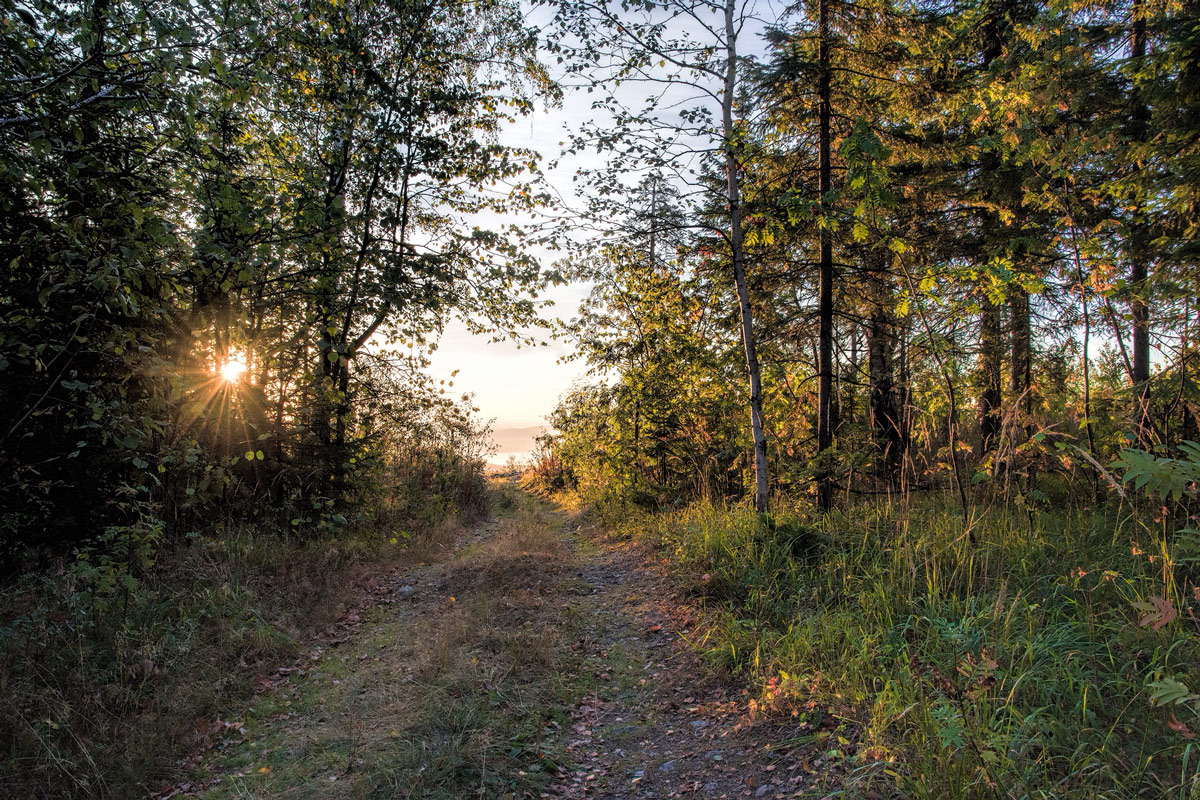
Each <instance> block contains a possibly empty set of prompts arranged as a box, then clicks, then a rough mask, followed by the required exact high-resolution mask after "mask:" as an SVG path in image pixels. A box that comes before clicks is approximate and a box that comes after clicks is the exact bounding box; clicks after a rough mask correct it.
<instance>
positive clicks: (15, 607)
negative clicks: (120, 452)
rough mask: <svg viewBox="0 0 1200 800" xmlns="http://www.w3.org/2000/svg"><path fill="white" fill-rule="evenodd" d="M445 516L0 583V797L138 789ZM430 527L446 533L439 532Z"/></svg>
mask: <svg viewBox="0 0 1200 800" xmlns="http://www.w3.org/2000/svg"><path fill="white" fill-rule="evenodd" d="M450 529H451V525H450V523H449V522H447V523H445V524H444V525H443V526H441V527H439V528H433V529H429V531H428V532H427V533H426V534H424V535H422V536H420V537H418V539H417V540H416V541H413V540H411V539H410V540H408V541H401V540H399V539H398V538H396V537H395V536H393V535H391V534H390V533H389V532H386V531H368V530H362V531H358V532H353V531H345V532H343V534H342V535H341V536H339V537H329V538H319V539H297V538H294V537H287V536H283V535H277V534H270V533H263V532H259V531H252V530H250V529H248V528H245V527H241V528H234V529H232V530H227V531H223V532H217V533H214V534H212V535H209V536H202V537H198V538H196V539H195V540H194V541H193V542H191V543H190V544H186V545H182V544H181V545H179V546H177V547H175V548H173V549H170V550H168V551H165V552H162V553H159V555H158V558H157V561H156V564H155V567H154V569H153V570H152V571H149V572H147V573H145V574H143V575H140V576H138V578H137V580H128V581H117V582H116V583H115V584H113V585H105V586H97V585H96V584H95V583H94V582H93V581H89V580H88V579H87V577H86V575H81V573H80V572H79V571H78V570H75V569H71V568H69V566H66V567H64V568H62V569H59V570H57V571H55V572H52V573H49V574H40V575H30V576H27V577H26V578H25V579H23V580H21V581H18V582H16V583H14V584H11V585H9V586H7V587H4V588H3V589H0V608H3V616H2V617H0V748H3V749H2V755H0V796H5V797H29V798H42V797H44V798H74V797H96V798H103V797H114V798H128V797H141V796H146V795H147V794H148V793H149V792H150V791H152V790H155V789H158V788H161V787H162V786H163V785H164V783H170V781H172V780H173V779H175V778H176V777H177V776H178V774H179V771H180V770H179V765H180V763H181V759H185V758H186V757H187V756H188V755H190V754H191V753H192V752H194V751H195V750H196V746H197V744H198V742H199V741H200V740H201V738H202V737H203V735H204V734H205V733H206V732H207V731H208V730H209V728H210V727H211V725H212V723H213V721H214V720H217V719H219V718H223V717H222V716H221V715H223V714H226V713H231V712H230V709H231V708H234V707H236V706H237V703H238V702H239V701H240V700H241V699H242V698H245V697H246V696H248V695H249V694H250V693H252V692H253V691H254V690H255V688H256V680H257V678H258V677H259V676H261V675H263V674H269V673H271V672H272V671H274V669H275V668H276V667H278V666H280V665H281V664H284V663H286V662H287V661H288V660H289V659H291V658H294V657H295V656H296V654H297V653H298V652H299V650H300V648H301V647H302V646H303V645H304V643H305V641H306V640H307V637H308V636H309V635H310V634H312V633H313V632H315V631H317V630H320V629H321V628H322V627H324V626H325V625H327V624H328V623H330V622H332V621H334V620H335V619H337V618H338V616H339V615H341V614H342V613H343V612H344V611H345V608H346V606H345V605H344V603H345V602H346V601H348V600H349V599H350V598H352V597H353V596H354V595H355V593H356V592H359V591H361V588H360V583H361V581H362V580H363V579H365V578H366V576H367V575H369V573H371V572H378V570H379V569H380V568H381V566H382V565H383V564H386V563H387V562H389V561H397V560H402V559H403V560H419V559H420V558H422V557H425V555H424V554H425V553H427V552H428V551H427V550H426V549H424V548H425V547H426V546H427V545H432V544H433V543H434V542H435V541H436V540H437V539H438V538H440V537H443V536H444V533H445V532H448V531H449V530H450ZM439 531H441V532H443V533H439Z"/></svg>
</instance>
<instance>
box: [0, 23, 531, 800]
mask: <svg viewBox="0 0 1200 800" xmlns="http://www.w3.org/2000/svg"><path fill="white" fill-rule="evenodd" d="M552 93H553V86H552V85H551V83H550V82H549V81H548V80H547V78H546V76H545V74H544V73H543V71H542V69H541V67H540V66H539V64H538V62H537V59H536V42H535V39H534V38H533V37H532V35H531V34H530V32H529V31H528V30H527V28H526V25H525V22H524V20H523V18H522V15H521V13H520V10H519V9H518V8H517V7H516V5H515V4H513V3H509V2H505V0H500V1H499V2H492V1H491V0H484V1H483V2H472V3H459V2H456V1H455V0H448V1H447V0H350V1H349V2H343V0H301V2H291V1H290V0H289V1H288V2H273V0H268V1H267V2H243V0H232V2H206V1H205V0H201V2H193V1H192V0H187V1H186V2H184V0H161V1H160V0H153V1H152V2H150V3H144V2H136V3H135V2H125V1H124V0H86V1H85V2H55V0H46V1H45V2H42V1H41V0H37V1H36V2H25V0H0V264H2V266H0V597H2V598H3V603H2V605H3V606H4V611H3V614H0V671H2V674H0V687H2V692H3V696H2V697H0V785H3V786H4V787H5V789H4V790H0V793H15V794H17V795H21V796H56V797H57V796H116V797H131V796H135V795H138V794H146V793H147V792H149V791H151V790H157V789H159V788H160V787H161V786H162V781H164V780H166V779H167V778H168V777H169V775H170V770H171V769H172V765H175V764H177V763H179V761H178V760H179V759H181V758H183V757H185V756H186V755H187V754H188V753H189V752H190V751H191V749H192V748H194V746H195V744H196V741H195V740H194V739H193V738H191V737H190V735H189V730H190V728H191V725H192V723H191V722H190V721H191V720H194V719H195V718H196V717H197V716H205V717H206V718H207V719H209V720H211V719H214V718H216V716H217V715H218V714H220V713H222V711H221V709H222V708H223V707H224V704H225V703H226V702H228V701H229V699H230V698H231V697H235V696H237V695H238V694H239V693H244V692H246V691H248V689H249V687H250V682H251V679H252V678H253V672H252V671H251V670H253V669H258V668H260V666H261V664H262V663H263V662H267V663H270V662H272V661H275V662H276V663H278V660H279V659H282V658H285V657H287V654H288V653H292V652H294V651H295V648H296V647H297V646H298V645H297V643H298V642H299V641H301V639H302V637H304V636H306V635H307V634H306V631H307V630H308V626H310V625H312V624H323V622H322V621H328V618H329V615H330V613H332V609H334V608H336V607H337V604H338V602H339V596H340V594H342V593H345V592H346V591H348V587H347V586H344V585H340V584H341V583H343V582H344V581H343V579H344V578H346V574H347V573H346V570H347V569H349V568H350V567H352V566H353V564H354V563H356V562H358V561H362V560H364V559H367V558H375V557H379V555H380V553H381V552H391V551H392V550H397V549H399V548H401V547H403V546H404V544H405V543H406V542H408V541H410V540H412V539H414V538H418V537H419V536H420V535H422V533H423V532H428V531H430V530H434V529H437V528H438V526H440V525H442V524H443V523H444V522H445V521H446V520H447V519H450V518H453V517H454V516H455V515H456V514H462V515H471V514H475V513H479V512H480V510H481V509H482V507H483V503H484V498H483V496H482V489H483V481H482V467H483V456H484V453H485V451H486V449H487V447H489V443H488V440H487V429H486V425H483V424H481V423H480V422H479V421H478V419H477V417H476V413H475V409H473V408H472V407H471V400H470V398H469V397H467V396H462V397H460V398H459V397H455V396H454V390H453V388H452V386H453V384H452V382H449V381H445V382H442V383H445V384H446V385H442V383H439V382H437V381H434V380H432V379H430V378H428V377H427V376H426V374H425V373H424V367H425V366H426V358H425V354H426V353H428V351H429V350H430V348H431V347H432V346H433V342H434V341H435V339H436V336H437V335H438V333H439V332H440V330H441V329H442V326H443V324H444V323H445V322H446V321H447V319H449V318H450V317H451V316H455V315H457V316H459V317H462V318H466V319H468V320H469V321H470V324H471V325H473V326H474V327H475V328H476V329H481V328H487V329H489V330H490V331H492V332H493V333H505V332H514V331H516V330H518V329H520V328H523V327H524V326H525V325H526V324H528V323H530V322H531V320H532V319H533V317H534V315H535V311H536V304H535V302H534V301H533V299H532V296H533V295H535V294H536V291H535V290H536V288H537V287H538V286H539V285H541V283H543V282H544V280H545V278H544V276H543V275H541V274H540V271H539V268H538V265H537V264H536V263H535V262H534V261H533V260H532V259H531V258H530V257H528V256H527V255H526V247H527V245H528V244H529V243H530V242H529V241H528V238H527V237H526V235H525V234H524V233H522V231H520V230H517V229H516V228H515V226H511V225H508V224H507V223H505V224H496V225H494V226H493V227H491V228H488V227H484V222H483V221H487V220H502V219H503V217H502V215H503V214H505V213H507V212H520V211H523V210H528V209H530V208H533V207H535V206H537V205H539V204H540V203H542V202H543V200H544V198H543V196H542V193H541V190H540V189H539V188H538V183H539V179H540V178H539V172H538V164H537V155H536V154H534V153H532V152H529V151H527V150H523V149H520V148H513V147H508V146H505V145H504V144H503V143H502V142H501V138H502V137H501V132H502V130H503V128H504V126H505V125H507V124H508V123H510V122H511V121H512V120H514V119H515V118H516V117H519V116H523V115H525V114H527V113H528V112H530V111H531V110H532V108H533V105H534V103H535V101H537V100H538V99H539V98H546V97H548V96H550V95H552ZM389 548H390V549H389ZM186 678H191V679H193V680H191V681H190V682H188V681H187V680H185V679H186Z"/></svg>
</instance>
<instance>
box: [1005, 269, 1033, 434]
mask: <svg viewBox="0 0 1200 800" xmlns="http://www.w3.org/2000/svg"><path fill="white" fill-rule="evenodd" d="M1008 313H1009V333H1010V336H1011V341H1012V361H1011V364H1010V367H1011V373H1012V374H1011V376H1010V381H1009V385H1010V387H1011V389H1012V395H1013V402H1014V403H1019V404H1020V408H1021V411H1022V412H1023V413H1024V414H1025V416H1026V417H1028V416H1029V414H1030V413H1032V411H1033V390H1032V387H1033V349H1032V335H1031V333H1032V332H1031V329H1030V325H1029V293H1028V292H1026V291H1025V290H1024V289H1023V288H1021V287H1020V286H1017V285H1016V284H1013V286H1012V287H1011V288H1010V290H1009V295H1008Z"/></svg>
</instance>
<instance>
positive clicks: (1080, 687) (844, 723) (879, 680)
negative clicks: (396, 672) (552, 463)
mask: <svg viewBox="0 0 1200 800" xmlns="http://www.w3.org/2000/svg"><path fill="white" fill-rule="evenodd" d="M626 524H627V526H628V527H629V528H630V529H632V530H636V531H637V532H638V533H639V534H640V535H643V536H648V537H649V538H650V539H651V540H652V541H653V542H654V543H655V544H657V545H658V546H659V547H661V548H662V549H664V550H666V551H668V552H669V553H670V554H671V555H672V557H673V559H674V563H675V565H676V567H677V569H678V570H679V572H680V575H681V576H682V577H683V578H684V579H685V580H686V581H688V582H690V584H691V586H692V587H693V588H694V590H695V591H696V592H697V594H699V595H701V596H703V597H704V598H705V599H706V602H707V603H709V604H710V605H711V606H712V607H713V608H714V609H715V610H716V612H717V613H716V616H715V618H716V620H717V622H716V623H715V624H714V626H713V628H712V630H710V631H709V632H708V633H707V635H706V636H704V637H702V638H701V640H699V642H698V643H699V644H701V645H702V646H703V647H704V648H705V649H706V650H707V652H708V654H709V655H710V656H711V657H712V658H714V659H717V660H719V661H722V662H724V663H725V664H727V665H728V666H730V667H732V668H735V669H742V670H746V671H748V672H750V673H751V674H752V675H753V676H754V678H755V679H756V680H757V681H758V682H759V685H760V686H761V691H762V694H761V702H762V703H763V704H764V705H767V706H774V707H789V708H791V709H792V710H795V711H796V712H797V714H799V715H800V716H801V719H802V720H804V721H805V722H806V723H808V724H807V726H805V725H801V728H802V729H803V730H802V733H800V734H798V736H799V738H798V739H797V741H796V742H791V743H779V744H781V745H783V746H787V745H789V744H799V743H803V744H804V745H805V746H807V747H814V746H815V747H819V748H820V750H821V752H822V755H823V763H827V764H828V763H837V764H840V765H841V766H842V767H844V768H845V770H846V771H847V772H848V773H849V774H850V776H851V777H850V779H849V780H848V782H847V783H846V785H845V786H844V791H845V792H846V793H847V794H848V795H849V796H880V794H881V793H882V794H883V795H884V796H887V795H889V794H892V795H895V796H903V797H922V798H974V797H1030V798H1052V797H1053V798H1098V797H1105V798H1125V797H1129V798H1134V797H1179V798H1186V797H1198V796H1200V784H1198V780H1200V755H1198V753H1197V751H1196V748H1195V746H1194V745H1193V740H1192V738H1191V736H1192V731H1193V730H1200V725H1197V724H1196V720H1195V714H1194V712H1193V711H1191V710H1190V708H1188V707H1185V706H1176V707H1157V706H1155V705H1154V704H1152V702H1151V698H1150V692H1149V691H1148V686H1149V684H1151V683H1152V682H1154V681H1157V680H1159V679H1161V678H1164V677H1174V678H1175V679H1178V680H1179V681H1181V683H1183V684H1184V685H1187V686H1191V687H1195V686H1197V685H1200V658H1198V657H1200V647H1198V646H1197V631H1198V630H1200V626H1198V624H1197V620H1196V618H1195V616H1193V614H1194V613H1196V612H1195V610H1194V609H1193V607H1192V606H1193V605H1196V604H1197V601H1196V598H1197V597H1200V590H1196V589H1194V588H1193V584H1192V583H1191V582H1190V580H1189V578H1188V576H1186V575H1184V574H1183V573H1182V571H1181V570H1180V568H1179V567H1178V566H1176V565H1174V564H1173V563H1172V561H1171V552H1170V551H1171V548H1170V547H1169V545H1168V544H1167V543H1166V541H1165V540H1164V539H1163V538H1162V536H1161V535H1158V536H1155V535H1153V534H1152V530H1153V528H1152V527H1146V526H1139V525H1135V524H1134V523H1133V522H1131V521H1130V520H1129V519H1124V520H1120V519H1117V518H1116V517H1115V516H1114V514H1113V513H1112V512H1110V511H1105V510H1102V509H1087V508H1079V509H1064V510H1062V511H1059V512H1056V513H1050V512H1035V513H1033V514H1032V515H1030V514H1029V513H1028V512H1027V511H1026V510H1024V509H1012V510H991V511H988V512H986V513H984V514H982V515H981V516H979V517H977V518H975V519H973V520H972V521H971V527H970V529H969V530H968V529H967V528H966V526H965V524H964V521H963V518H962V516H961V515H960V514H958V513H956V511H955V510H954V509H949V510H947V509H946V508H945V507H938V506H933V505H929V506H923V505H922V506H919V505H915V504H914V505H913V506H912V507H911V508H910V509H907V511H906V513H900V512H899V510H895V511H893V510H892V509H890V508H889V507H888V506H886V505H878V506H876V505H864V506H860V507H855V508H854V509H853V510H852V511H848V512H846V513H843V514H833V515H829V516H826V517H824V518H809V517H807V516H805V514H804V513H803V512H801V511H790V512H785V513H781V514H779V515H778V516H777V517H775V518H774V519H766V518H763V517H760V516H757V515H755V514H753V513H750V512H748V511H746V510H742V509H729V508H717V507H713V506H711V505H704V504H700V505H694V506H691V507H689V508H687V509H683V510H680V511H678V512H675V513H670V514H664V515H657V516H649V517H643V518H640V519H637V520H635V521H630V522H628V523H626ZM1138 604H1140V605H1138ZM1163 608H1169V609H1171V610H1174V611H1177V612H1178V616H1177V617H1176V618H1175V619H1173V620H1169V619H1168V617H1170V614H1169V613H1167V614H1161V613H1157V612H1156V611H1155V609H1159V610H1161V609H1163ZM1148 609H1149V610H1150V611H1149V613H1147V610H1148ZM831 718H832V719H833V720H836V722H837V724H836V725H832V724H830V719H831Z"/></svg>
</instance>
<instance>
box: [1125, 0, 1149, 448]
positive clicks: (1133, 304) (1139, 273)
mask: <svg viewBox="0 0 1200 800" xmlns="http://www.w3.org/2000/svg"><path fill="white" fill-rule="evenodd" d="M1132 14H1133V37H1132V41H1131V43H1130V51H1131V55H1132V56H1133V58H1134V61H1135V62H1140V61H1141V60H1142V59H1144V58H1145V56H1146V13H1145V0H1134V2H1133V8H1132ZM1131 100H1132V106H1133V108H1132V109H1131V113H1130V125H1131V133H1132V134H1133V139H1134V140H1135V141H1139V142H1140V141H1143V140H1144V139H1145V137H1146V128H1147V124H1148V122H1149V119H1150V111H1149V109H1148V108H1147V107H1146V102H1145V100H1144V99H1143V98H1142V96H1141V92H1140V91H1139V90H1138V88H1137V86H1136V84H1135V85H1134V87H1133V90H1132V97H1131ZM1133 205H1134V208H1133V210H1132V215H1133V227H1132V230H1131V231H1130V234H1129V238H1130V244H1129V251H1130V253H1129V257H1130V263H1129V288H1130V291H1131V293H1132V294H1131V295H1130V299H1129V316H1130V318H1131V319H1132V322H1133V375H1132V378H1133V388H1134V391H1135V392H1136V393H1137V409H1136V412H1135V418H1136V420H1137V428H1138V441H1139V442H1140V444H1141V445H1142V446H1143V447H1149V446H1150V444H1151V438H1152V437H1151V421H1150V304H1149V301H1148V299H1147V294H1148V292H1149V288H1150V287H1149V284H1148V281H1147V278H1148V277H1149V271H1150V270H1149V263H1148V262H1149V257H1148V253H1147V247H1146V235H1147V232H1146V231H1145V230H1144V223H1143V222H1142V220H1141V219H1139V217H1141V215H1142V208H1141V203H1140V200H1135V202H1134V204H1133Z"/></svg>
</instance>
